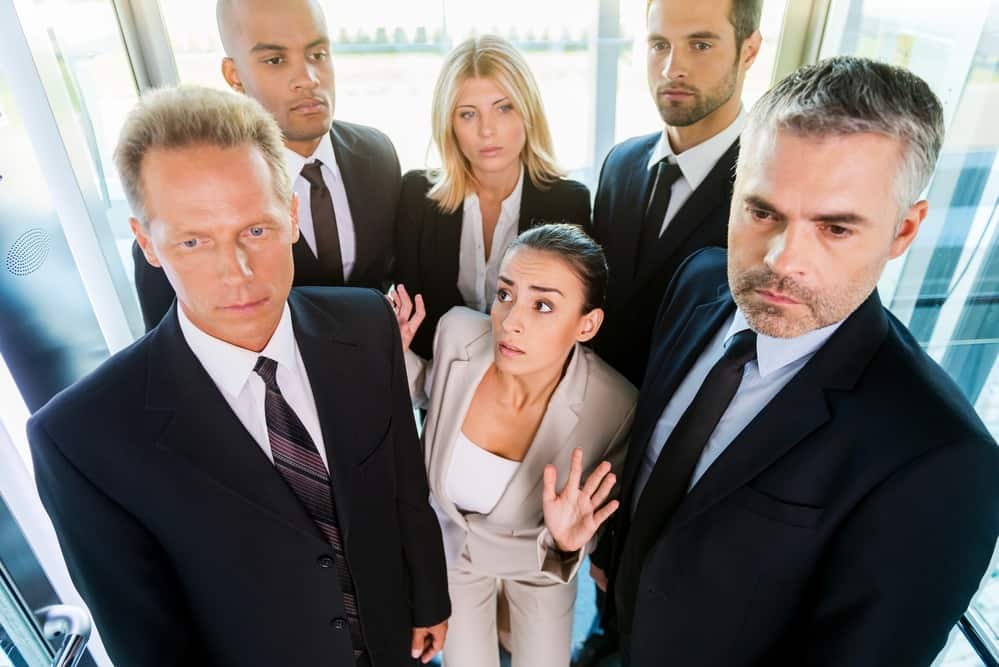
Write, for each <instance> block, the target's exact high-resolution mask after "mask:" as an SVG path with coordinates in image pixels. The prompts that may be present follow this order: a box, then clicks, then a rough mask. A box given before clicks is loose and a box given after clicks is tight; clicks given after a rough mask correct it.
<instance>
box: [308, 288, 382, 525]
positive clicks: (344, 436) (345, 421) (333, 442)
mask: <svg viewBox="0 0 999 667" xmlns="http://www.w3.org/2000/svg"><path fill="white" fill-rule="evenodd" d="M288 302H289V305H290V306H291V317H292V326H293V327H294V330H295V340H296V341H297V342H298V348H299V352H300V353H301V355H302V361H303V362H304V363H305V368H306V372H307V374H308V376H309V384H310V385H311V386H312V395H313V398H314V399H315V402H316V411H317V412H318V414H319V424H320V427H321V429H322V433H323V443H324V445H325V448H326V460H327V462H328V464H329V468H330V477H331V480H332V486H333V493H334V498H335V500H336V504H337V516H338V518H339V519H340V530H341V532H342V533H343V534H344V535H345V536H346V535H349V534H350V526H351V517H352V516H353V514H354V512H353V510H354V508H353V507H352V504H351V499H352V498H354V497H356V496H357V495H358V494H357V493H355V491H356V489H355V488H354V484H355V482H356V479H357V475H356V467H357V466H358V464H360V463H362V462H363V461H364V460H365V459H366V457H367V455H368V454H370V453H371V452H372V451H373V450H374V449H375V448H376V447H377V446H378V445H379V444H380V443H381V442H382V440H383V436H385V435H386V433H387V432H388V427H389V425H390V420H389V416H388V412H387V408H385V406H380V407H379V406H371V405H366V404H364V403H363V402H362V400H361V398H363V397H365V396H368V395H369V394H368V393H367V392H358V391H356V387H354V385H353V384H352V383H351V381H350V378H363V377H366V375H367V372H368V369H367V368H366V365H365V355H364V354H363V352H362V348H363V345H362V344H361V342H360V341H358V340H357V339H356V337H354V336H353V335H351V333H350V330H349V327H348V326H347V324H346V323H345V322H343V321H341V320H339V319H336V318H335V317H334V316H333V315H331V314H330V313H328V312H327V311H324V310H321V309H319V307H317V306H316V305H315V304H314V303H312V302H311V301H310V300H309V299H308V298H306V297H303V296H302V295H300V294H298V293H297V292H295V291H292V293H291V295H290V296H289V297H288ZM352 389H354V390H352ZM382 421H383V422H384V423H380V422H382Z"/></svg>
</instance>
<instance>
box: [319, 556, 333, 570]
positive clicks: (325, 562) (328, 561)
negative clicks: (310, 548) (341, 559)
mask: <svg viewBox="0 0 999 667" xmlns="http://www.w3.org/2000/svg"><path fill="white" fill-rule="evenodd" d="M318 562H319V567H333V558H331V557H330V556H320V557H319V560H318Z"/></svg>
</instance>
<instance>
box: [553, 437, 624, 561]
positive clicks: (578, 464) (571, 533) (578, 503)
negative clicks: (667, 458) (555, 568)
mask: <svg viewBox="0 0 999 667" xmlns="http://www.w3.org/2000/svg"><path fill="white" fill-rule="evenodd" d="M582 476H583V450H581V449H579V448H578V447H577V448H576V449H575V450H573V452H572V463H571V464H570V465H569V479H568V480H567V481H566V483H565V486H564V487H563V488H562V492H561V493H556V492H555V481H556V479H557V478H558V471H557V470H556V468H555V466H553V465H547V466H545V473H544V490H543V492H542V498H541V501H542V508H543V509H544V514H545V526H546V527H547V528H548V532H550V533H551V535H552V537H553V538H554V539H555V546H557V547H558V548H559V549H560V550H561V551H568V552H571V551H578V550H579V549H580V548H582V547H583V546H584V545H585V544H586V543H587V542H589V541H590V540H591V539H593V536H594V535H595V534H596V532H597V530H598V529H599V528H600V526H601V525H602V524H603V522H604V521H606V520H607V519H608V518H609V517H610V516H611V514H613V513H614V511H615V510H616V509H617V508H618V504H619V503H618V501H616V500H612V501H610V502H609V503H606V504H604V501H606V500H607V498H608V497H609V496H610V492H611V489H613V488H614V482H615V481H616V477H615V475H614V473H612V472H611V465H610V463H608V462H607V461H604V462H602V463H601V464H600V465H598V466H597V467H596V469H595V470H594V471H593V472H592V473H590V475H589V477H587V478H586V482H585V483H584V484H583V486H582V487H580V485H579V483H580V480H581V479H582Z"/></svg>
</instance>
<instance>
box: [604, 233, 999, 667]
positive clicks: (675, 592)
mask: <svg viewBox="0 0 999 667" xmlns="http://www.w3.org/2000/svg"><path fill="white" fill-rule="evenodd" d="M734 308H735V305H734V303H733V301H732V298H731V296H730V294H729V292H728V287H727V282H726V264H725V252H724V251H723V250H721V249H708V250H703V251H701V252H699V253H697V254H695V255H693V256H692V257H691V258H690V259H689V260H688V261H687V262H686V263H685V264H684V265H683V266H682V267H681V268H680V270H679V272H678V273H677V275H676V278H675V279H674V280H673V282H672V284H671V286H670V288H669V291H668V292H667V294H666V297H665V299H664V301H663V307H662V310H661V312H660V313H659V315H658V319H657V321H656V331H655V338H654V345H653V350H652V354H651V356H650V361H649V370H648V376H647V378H646V383H645V386H644V387H643V388H642V392H641V396H640V398H639V403H638V407H637V409H636V416H635V423H634V428H633V430H632V440H631V447H630V450H629V452H628V459H627V462H626V464H625V469H624V473H623V475H622V491H621V506H622V508H623V510H622V511H620V512H618V513H617V514H616V515H615V521H614V523H613V525H612V526H611V528H610V530H609V532H608V533H607V536H606V537H605V538H604V539H603V540H602V541H601V544H600V548H599V549H598V551H597V554H595V560H596V562H597V563H598V564H599V565H602V566H605V567H609V575H610V577H611V581H612V582H614V577H615V575H616V561H617V558H618V555H619V553H620V551H621V547H622V545H623V544H624V540H625V538H626V537H627V534H628V530H629V529H630V525H629V522H630V518H631V512H630V508H631V506H632V501H633V494H634V491H635V488H634V486H635V477H636V474H637V471H638V468H639V464H640V461H641V459H642V457H643V456H644V455H645V452H646V448H647V446H648V441H649V438H650V436H651V434H652V431H653V429H654V428H655V425H656V422H657V421H658V419H659V417H660V414H661V413H662V411H663V409H664V408H665V406H666V404H667V402H668V401H669V400H670V398H671V396H672V394H673V392H674V391H675V390H676V388H677V387H678V385H679V384H680V383H681V381H682V380H683V378H684V377H685V376H686V374H687V373H688V371H689V370H690V367H691V366H692V365H693V364H694V362H695V361H696V360H697V358H698V356H699V355H700V354H701V351H702V349H703V348H704V346H705V345H706V344H707V343H708V341H709V340H711V338H712V335H713V334H714V333H715V332H716V331H717V329H718V328H719V327H720V326H723V324H724V323H725V322H726V321H727V319H728V318H729V316H730V315H731V314H732V312H733V311H734ZM997 479H999V449H997V447H996V443H995V441H994V440H993V439H992V438H991V437H990V435H989V433H988V431H987V430H986V428H985V426H984V425H983V424H982V422H981V421H980V420H979V418H978V417H977V415H976V414H975V412H974V410H973V409H972V407H971V406H970V405H969V404H968V402H967V401H966V400H965V399H964V398H963V397H962V394H961V392H960V390H959V389H958V387H957V386H956V385H955V384H954V383H953V382H952V381H951V380H950V378H948V377H947V376H946V374H945V373H944V372H943V370H942V369H941V368H940V367H939V366H937V364H936V363H934V362H933V361H932V360H931V359H930V358H929V357H928V356H927V355H926V354H925V353H924V352H923V351H922V349H921V348H920V347H919V345H918V343H917V342H916V341H915V340H914V339H913V338H912V336H911V335H910V334H909V332H908V331H907V330H906V329H905V327H904V326H902V324H901V323H899V322H898V321H897V320H896V319H895V318H894V317H893V316H892V315H890V314H889V313H888V312H887V311H886V310H885V309H884V308H883V307H882V305H881V303H880V300H879V299H878V296H877V292H874V293H873V294H872V295H871V296H870V298H868V299H867V300H866V301H865V302H864V303H863V304H862V305H861V306H860V307H859V308H858V309H857V310H856V311H855V312H854V313H853V314H852V315H850V316H849V317H848V318H847V319H846V320H845V321H844V322H843V324H842V325H841V326H840V327H839V329H837V330H836V332H835V333H834V334H833V335H832V337H831V338H830V339H829V340H828V341H827V342H826V343H825V344H824V345H823V347H822V348H820V349H819V351H818V352H816V353H815V355H814V356H813V357H812V358H811V359H810V360H809V362H808V363H807V364H806V365H805V367H804V368H802V369H801V370H800V371H799V372H798V373H797V375H796V376H795V377H794V378H793V379H792V380H791V382H790V383H789V384H788V385H787V386H786V387H785V388H784V389H783V390H782V391H781V392H780V393H779V394H778V395H777V396H776V397H775V398H774V399H773V400H772V401H771V402H770V404H769V405H767V406H766V407H765V408H764V409H763V410H762V411H761V412H760V413H759V415H758V416H757V417H756V418H755V419H754V420H753V421H752V422H751V423H750V424H749V425H748V426H747V427H746V428H745V430H743V432H742V433H741V434H740V435H739V436H737V437H736V439H735V440H734V441H733V442H732V443H731V445H730V446H729V447H728V448H727V449H726V450H725V452H724V453H723V454H722V455H721V456H720V457H719V458H718V459H717V461H715V463H714V464H712V466H711V467H710V468H708V470H707V472H706V473H705V474H704V476H703V477H702V478H701V479H700V480H699V481H698V482H697V484H696V485H695V486H694V487H693V489H691V491H690V493H689V494H688V495H687V496H686V498H685V499H684V500H683V502H682V503H681V505H680V506H679V508H678V509H677V511H676V513H675V514H674V516H673V518H672V520H671V521H670V522H669V524H668V525H667V526H666V527H665V529H664V530H663V532H662V533H661V534H660V536H659V538H658V541H657V542H656V543H655V544H654V546H653V547H652V549H651V550H650V552H649V553H648V555H647V557H646V559H645V561H644V565H643V568H642V572H641V575H640V585H639V587H638V594H637V601H636V607H635V609H634V616H633V619H634V622H633V625H632V628H631V632H632V636H631V641H630V647H631V655H632V662H631V664H632V665H633V666H634V667H652V666H656V667H658V666H659V665H684V667H699V666H701V665H705V666H707V665H727V666H730V667H739V666H742V665H791V664H793V665H830V666H832V665H837V666H838V665H851V667H863V666H865V665H871V666H872V667H873V666H875V665H877V666H879V667H883V666H886V665H898V666H899V667H912V666H914V665H928V664H929V663H930V662H931V661H932V660H933V659H934V657H935V656H936V654H937V653H938V652H939V651H940V650H941V649H942V648H943V646H944V643H945V641H946V639H947V634H948V632H949V630H950V629H951V628H952V627H953V625H954V624H955V623H956V622H957V620H958V618H959V617H960V616H961V614H962V613H963V612H964V610H965V608H966V606H967V604H968V602H969V600H970V598H971V597H972V595H973V594H974V592H975V589H976V588H977V587H978V584H979V581H980V579H981V576H982V574H983V572H984V571H985V569H986V567H987V566H988V563H989V560H990V557H991V555H992V550H993V549H994V547H995V544H996V537H997V534H999V485H997V484H996V480H997ZM615 584H616V582H615V583H612V590H611V591H610V596H609V598H610V599H612V600H613V599H614V597H613V596H614V593H615V590H614V588H613V587H614V586H615ZM618 611H619V612H620V611H621V610H618Z"/></svg>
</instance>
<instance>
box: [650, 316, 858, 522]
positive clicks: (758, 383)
mask: <svg viewBox="0 0 999 667" xmlns="http://www.w3.org/2000/svg"><path fill="white" fill-rule="evenodd" d="M840 324H842V322H837V323H835V324H830V325H829V326H827V327H823V328H821V329H816V330H814V331H809V332H808V333H806V334H802V335H801V336H798V337H797V338H772V337H770V336H764V335H763V334H758V335H757V337H756V360H755V361H750V362H749V363H748V364H746V366H745V368H744V369H743V375H742V382H741V383H740V384H739V388H738V389H737V390H736V392H735V398H733V399H732V402H731V403H729V405H728V408H727V409H726V410H725V414H723V415H722V418H721V421H719V422H718V425H717V426H716V427H715V430H714V431H713V432H712V433H711V437H710V438H709V439H708V443H707V445H705V447H704V451H702V452H701V458H700V459H699V460H698V462H697V466H696V467H695V468H694V474H693V475H692V476H691V479H690V486H689V487H688V488H687V490H688V491H689V490H690V489H691V488H693V487H694V485H695V484H697V481H698V480H699V479H700V478H701V476H702V475H704V473H705V471H707V469H708V468H710V467H711V464H712V463H714V462H715V461H716V460H717V459H718V457H719V456H721V455H722V453H723V452H724V451H725V449H726V448H727V447H728V446H729V445H730V444H731V443H732V441H733V440H735V438H736V436H738V435H739V433H741V432H742V430H743V429H744V428H746V426H748V425H749V423H750V422H751V421H753V419H754V418H755V417H756V415H757V414H759V412H760V411H761V410H762V409H763V408H764V407H766V405H767V404H768V403H769V402H770V401H771V400H772V399H773V397H774V396H776V395H777V393H778V392H780V390H781V389H783V388H784V387H785V385H787V383H788V382H790V381H791V378H793V377H794V376H795V375H796V374H797V373H798V371H800V370H801V369H802V368H803V367H804V366H805V364H806V363H808V360H809V359H811V358H812V355H814V354H815V353H816V352H817V351H818V350H819V348H820V347H822V345H823V344H824V343H825V342H826V341H827V340H828V339H829V336H831V335H832V334H833V332H834V331H836V329H837V328H839V325H840ZM744 329H749V323H748V322H746V317H745V316H744V315H743V314H742V311H741V310H739V309H738V308H737V309H736V311H735V314H734V315H733V316H732V317H731V318H730V319H729V322H728V326H724V325H723V326H721V327H719V328H718V331H717V332H716V333H715V335H714V336H713V337H712V339H711V342H709V343H708V345H707V347H706V348H704V351H703V352H702V353H701V356H700V357H699V358H698V360H697V361H696V362H695V363H694V365H693V367H691V369H690V372H688V373H687V377H685V378H684V379H683V382H681V383H680V386H679V387H677V389H676V392H674V394H673V397H672V398H670V400H669V402H668V403H667V404H666V408H665V409H664V410H663V413H662V415H661V416H660V417H659V421H658V422H657V423H656V428H655V430H654V431H653V432H652V437H651V438H650V439H649V443H648V445H647V447H646V449H645V456H644V457H643V458H642V463H641V467H640V468H639V470H638V477H637V479H636V487H635V490H636V493H635V495H634V500H633V502H632V506H631V511H632V513H634V511H635V508H637V507H638V501H639V499H640V498H641V495H642V491H643V490H644V489H645V484H646V483H647V482H648V481H649V476H650V475H651V474H652V469H653V468H654V467H655V465H656V461H657V460H658V459H659V454H660V453H661V452H662V449H663V447H664V446H665V444H666V440H667V439H668V438H669V435H670V433H672V432H673V429H674V428H675V427H676V424H677V422H678V421H680V417H681V416H682V415H683V413H684V412H685V411H686V410H687V407H689V406H690V404H691V402H693V400H694V396H695V395H696V394H697V391H698V389H700V388H701V385H702V384H704V379H705V378H706V377H707V375H708V372H709V371H710V370H711V368H712V366H714V365H715V363H717V362H718V360H719V359H721V357H722V354H723V353H724V351H725V347H726V346H727V345H728V344H729V342H730V341H731V340H732V337H733V336H735V334H737V333H739V332H740V331H742V330H744Z"/></svg>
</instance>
